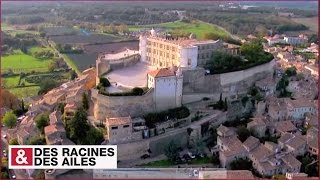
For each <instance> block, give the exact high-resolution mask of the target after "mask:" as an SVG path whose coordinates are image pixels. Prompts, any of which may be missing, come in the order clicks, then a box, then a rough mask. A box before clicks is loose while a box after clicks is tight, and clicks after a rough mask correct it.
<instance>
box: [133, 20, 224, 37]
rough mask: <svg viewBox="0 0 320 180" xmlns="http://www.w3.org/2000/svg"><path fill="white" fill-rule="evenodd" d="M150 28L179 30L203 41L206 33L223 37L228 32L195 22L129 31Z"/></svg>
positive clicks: (135, 27) (167, 24) (134, 27)
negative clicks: (192, 34)
mask: <svg viewBox="0 0 320 180" xmlns="http://www.w3.org/2000/svg"><path fill="white" fill-rule="evenodd" d="M151 27H160V28H165V29H168V30H180V31H182V32H186V33H194V34H195V35H196V36H197V39H204V34H206V33H215V34H216V35H218V36H221V37H225V36H228V35H229V33H228V32H226V31H225V30H223V29H221V28H220V27H218V26H216V25H214V24H210V23H206V22H202V21H196V22H194V23H192V22H190V23H186V22H181V21H177V22H169V23H162V24H152V25H144V26H131V27H129V30H130V31H138V30H141V29H144V28H151Z"/></svg>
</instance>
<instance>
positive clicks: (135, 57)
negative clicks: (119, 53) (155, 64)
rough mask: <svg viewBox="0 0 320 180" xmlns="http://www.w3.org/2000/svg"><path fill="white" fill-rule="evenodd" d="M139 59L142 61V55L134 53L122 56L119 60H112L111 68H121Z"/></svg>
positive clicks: (131, 64) (133, 63)
mask: <svg viewBox="0 0 320 180" xmlns="http://www.w3.org/2000/svg"><path fill="white" fill-rule="evenodd" d="M139 61H140V55H139V54H134V55H131V56H128V57H125V58H121V59H119V60H112V61H110V68H111V70H115V69H121V68H124V67H128V66H133V65H135V64H136V63H137V62H139Z"/></svg>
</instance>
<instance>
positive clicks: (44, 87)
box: [38, 78, 57, 94]
mask: <svg viewBox="0 0 320 180" xmlns="http://www.w3.org/2000/svg"><path fill="white" fill-rule="evenodd" d="M56 86H57V82H56V81H55V80H53V79H49V78H46V79H44V80H42V81H41V83H40V90H39V92H38V94H45V93H47V92H48V91H50V90H51V89H53V88H55V87H56Z"/></svg>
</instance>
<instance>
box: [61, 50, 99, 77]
mask: <svg viewBox="0 0 320 180" xmlns="http://www.w3.org/2000/svg"><path fill="white" fill-rule="evenodd" d="M63 57H64V59H65V61H67V62H68V64H69V65H70V66H71V67H72V69H75V70H76V72H77V73H79V71H80V72H82V71H84V70H86V69H88V68H90V65H91V66H95V64H96V59H97V57H98V53H82V54H63Z"/></svg>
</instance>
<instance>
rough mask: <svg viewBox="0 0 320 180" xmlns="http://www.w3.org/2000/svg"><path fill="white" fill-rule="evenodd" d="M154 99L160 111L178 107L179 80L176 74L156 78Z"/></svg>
mask: <svg viewBox="0 0 320 180" xmlns="http://www.w3.org/2000/svg"><path fill="white" fill-rule="evenodd" d="M154 83H155V84H154V87H155V91H154V96H155V97H154V100H155V104H156V109H157V110H158V111H162V110H167V109H170V108H175V107H176V91H177V80H176V77H175V76H169V77H159V78H155V82H154Z"/></svg>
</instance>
